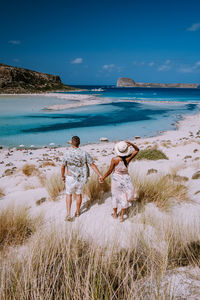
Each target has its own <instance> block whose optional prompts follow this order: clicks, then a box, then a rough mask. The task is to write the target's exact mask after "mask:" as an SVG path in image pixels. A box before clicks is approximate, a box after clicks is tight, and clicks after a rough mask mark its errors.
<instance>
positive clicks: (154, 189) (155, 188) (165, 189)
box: [132, 174, 188, 209]
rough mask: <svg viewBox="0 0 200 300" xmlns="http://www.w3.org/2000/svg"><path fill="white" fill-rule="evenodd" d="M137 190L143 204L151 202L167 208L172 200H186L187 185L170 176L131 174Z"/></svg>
mask: <svg viewBox="0 0 200 300" xmlns="http://www.w3.org/2000/svg"><path fill="white" fill-rule="evenodd" d="M132 179H133V182H134V186H135V188H136V190H137V192H138V198H139V201H140V202H142V203H143V204H145V203H148V202H153V203H155V204H156V206H158V207H159V208H161V209H168V208H169V207H170V206H171V205H172V202H180V201H186V200H188V197H187V187H186V186H184V185H183V184H180V183H177V182H175V181H174V180H173V179H172V178H171V177H170V176H164V175H160V176H157V177H154V178H152V177H140V176H137V175H135V174H134V176H132Z"/></svg>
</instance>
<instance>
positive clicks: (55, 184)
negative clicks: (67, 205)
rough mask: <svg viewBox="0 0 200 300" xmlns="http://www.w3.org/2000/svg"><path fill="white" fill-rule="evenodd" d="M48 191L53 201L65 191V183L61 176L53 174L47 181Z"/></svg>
mask: <svg viewBox="0 0 200 300" xmlns="http://www.w3.org/2000/svg"><path fill="white" fill-rule="evenodd" d="M46 189H47V191H48V193H49V195H50V197H51V199H52V200H56V198H57V197H58V196H59V194H60V192H62V191H64V189H65V183H64V182H63V180H62V177H61V175H60V174H52V175H51V176H50V177H49V178H48V179H47V180H46Z"/></svg>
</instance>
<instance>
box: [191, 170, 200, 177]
mask: <svg viewBox="0 0 200 300" xmlns="http://www.w3.org/2000/svg"><path fill="white" fill-rule="evenodd" d="M199 178H200V171H197V172H196V173H194V174H193V175H192V179H199Z"/></svg>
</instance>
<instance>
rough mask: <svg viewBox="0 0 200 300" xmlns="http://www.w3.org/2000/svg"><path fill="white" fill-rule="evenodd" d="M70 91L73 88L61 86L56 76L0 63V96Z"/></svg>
mask: <svg viewBox="0 0 200 300" xmlns="http://www.w3.org/2000/svg"><path fill="white" fill-rule="evenodd" d="M72 89H73V88H71V87H69V86H67V85H65V84H63V83H62V81H61V79H60V77H59V76H57V75H50V74H46V73H41V72H36V71H32V70H28V69H23V68H18V67H13V66H8V65H5V64H1V63H0V94H24V93H25V94H27V93H42V92H48V91H67V90H72Z"/></svg>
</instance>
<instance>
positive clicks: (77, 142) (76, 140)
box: [72, 135, 80, 147]
mask: <svg viewBox="0 0 200 300" xmlns="http://www.w3.org/2000/svg"><path fill="white" fill-rule="evenodd" d="M72 145H74V146H75V147H78V146H79V145H80V138H79V137H78V136H76V135H75V136H73V137H72Z"/></svg>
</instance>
